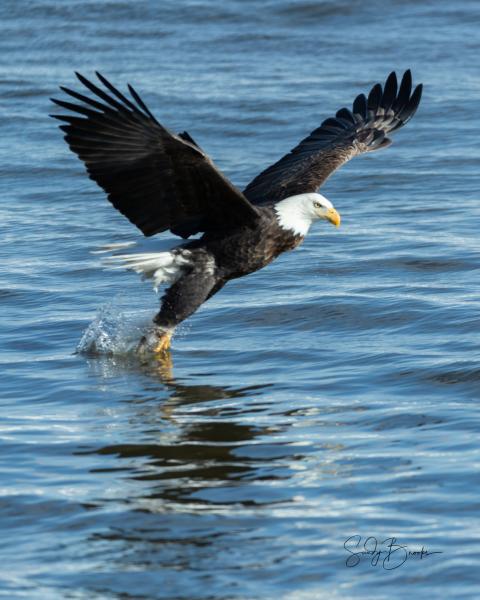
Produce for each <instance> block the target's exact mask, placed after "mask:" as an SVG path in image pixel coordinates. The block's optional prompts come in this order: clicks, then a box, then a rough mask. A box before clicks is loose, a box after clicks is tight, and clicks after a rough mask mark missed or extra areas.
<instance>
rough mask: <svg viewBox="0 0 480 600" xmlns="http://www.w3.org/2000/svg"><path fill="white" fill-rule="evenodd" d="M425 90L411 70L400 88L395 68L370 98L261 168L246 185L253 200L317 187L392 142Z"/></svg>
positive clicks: (268, 201)
mask: <svg viewBox="0 0 480 600" xmlns="http://www.w3.org/2000/svg"><path fill="white" fill-rule="evenodd" d="M421 95H422V86H421V85H418V86H417V87H416V88H415V90H414V91H413V93H412V75H411V73H410V71H406V72H405V73H404V75H403V78H402V81H401V84H400V88H398V83H397V77H396V74H395V73H391V74H390V75H389V76H388V78H387V80H386V82H385V85H384V87H383V88H382V86H381V85H380V84H379V83H377V84H376V85H374V86H373V88H372V89H371V91H370V93H369V95H368V98H367V97H365V95H364V94H360V95H359V96H357V97H356V98H355V100H354V102H353V107H352V110H349V109H348V108H341V109H340V110H339V111H338V112H337V113H336V115H335V117H330V118H328V119H326V120H325V121H324V122H323V123H322V124H321V125H320V127H319V128H318V129H315V131H313V132H312V133H311V134H310V135H309V136H308V137H306V138H305V139H304V140H302V141H301V142H300V144H299V145H298V146H296V147H295V148H294V149H293V150H292V151H291V152H290V153H289V154H287V155H286V156H284V157H283V158H282V159H280V160H279V161H278V162H277V163H275V164H274V165H272V166H271V167H269V168H268V169H266V170H265V171H263V172H262V173H260V175H258V176H257V177H256V178H255V179H254V180H253V181H252V182H251V183H250V184H249V185H248V186H247V188H246V189H245V190H244V194H245V196H246V197H247V198H248V199H249V200H250V201H251V202H252V203H254V204H271V203H273V202H278V201H279V200H282V199H283V198H287V197H289V196H294V195H296V194H303V193H306V192H314V191H316V190H317V189H318V188H319V187H320V186H321V185H322V184H323V183H324V181H325V180H326V179H327V178H328V177H329V176H330V175H331V174H332V173H333V172H334V171H335V170H336V169H338V168H339V167H340V166H341V165H343V164H344V163H345V162H347V161H348V160H350V159H351V158H353V157H354V156H356V155H358V154H362V153H364V152H372V151H374V150H379V149H381V148H385V147H387V146H389V145H390V144H391V140H390V139H389V138H388V137H386V136H387V134H389V133H392V132H393V131H395V130H397V129H399V128H400V127H403V125H405V124H406V123H407V122H408V121H409V120H410V119H411V118H412V117H413V115H414V114H415V112H416V110H417V108H418V105H419V103H420V98H421Z"/></svg>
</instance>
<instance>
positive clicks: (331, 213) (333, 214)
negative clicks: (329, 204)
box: [325, 208, 342, 227]
mask: <svg viewBox="0 0 480 600" xmlns="http://www.w3.org/2000/svg"><path fill="white" fill-rule="evenodd" d="M325 218H326V219H327V221H330V223H333V225H335V227H340V222H341V220H342V219H341V217H340V215H339V214H338V212H337V211H336V210H335V209H334V208H329V209H328V212H327V214H326V215H325Z"/></svg>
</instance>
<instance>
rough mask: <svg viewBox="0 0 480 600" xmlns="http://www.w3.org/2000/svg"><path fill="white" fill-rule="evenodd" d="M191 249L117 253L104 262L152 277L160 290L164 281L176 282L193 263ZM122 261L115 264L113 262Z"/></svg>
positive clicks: (155, 286) (144, 277)
mask: <svg viewBox="0 0 480 600" xmlns="http://www.w3.org/2000/svg"><path fill="white" fill-rule="evenodd" d="M190 259H191V252H190V251H189V250H181V249H175V250H171V251H170V252H152V253H143V254H142V253H139V254H117V255H116V256H110V257H108V258H106V259H105V260H104V261H103V262H104V263H105V264H107V265H109V266H111V268H113V269H125V268H126V269H129V270H131V271H135V272H136V273H139V274H140V275H141V276H142V279H152V280H153V288H154V289H155V291H156V290H158V288H159V287H160V285H162V284H164V283H169V284H171V283H175V281H177V279H179V278H180V277H181V275H182V273H183V272H184V270H185V268H186V267H187V266H189V265H190V264H191V260H190ZM116 263H121V264H119V265H116V266H113V267H112V264H116Z"/></svg>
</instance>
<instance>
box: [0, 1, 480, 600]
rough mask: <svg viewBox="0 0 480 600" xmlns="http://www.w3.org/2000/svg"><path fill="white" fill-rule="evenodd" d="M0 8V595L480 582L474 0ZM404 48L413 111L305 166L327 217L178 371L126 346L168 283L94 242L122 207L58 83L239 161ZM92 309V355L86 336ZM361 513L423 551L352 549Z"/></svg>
mask: <svg viewBox="0 0 480 600" xmlns="http://www.w3.org/2000/svg"><path fill="white" fill-rule="evenodd" d="M0 16H1V23H2V35H1V36H0V49H1V52H0V75H1V76H0V94H1V96H2V108H3V110H2V115H3V118H2V121H1V136H0V148H1V150H2V160H1V166H0V169H1V171H2V177H1V179H0V194H1V195H0V197H1V200H0V229H1V232H2V244H1V246H0V256H1V260H0V303H1V311H2V319H1V322H0V332H1V339H2V347H1V350H0V362H1V374H2V377H1V401H2V405H3V406H2V418H1V438H0V439H1V452H0V470H1V479H0V482H1V494H0V526H1V530H2V544H1V545H0V559H1V564H2V570H1V572H0V590H1V595H2V596H3V597H5V598H28V599H33V598H42V599H43V598H46V599H49V598H54V599H56V598H75V599H84V598H85V599H87V598H88V599H91V598H102V599H104V598H112V599H122V600H123V599H125V598H134V599H151V598H158V599H169V600H171V599H188V600H207V599H209V600H220V599H222V600H227V599H228V600H232V599H245V600H247V599H248V600H249V599H253V598H255V599H256V598H259V599H260V598H286V599H292V600H293V599H294V600H304V599H308V600H310V599H312V600H316V599H319V598H341V599H364V598H370V597H371V596H372V594H373V593H374V594H375V597H376V598H379V599H386V598H396V597H398V598H400V597H402V598H403V597H404V596H405V595H407V594H408V595H410V596H412V597H415V598H424V597H425V598H426V597H428V598H431V597H442V598H446V597H449V598H457V599H461V598H477V597H478V584H479V576H478V564H479V551H480V529H479V522H478V514H479V500H478V484H479V464H480V453H479V444H478V430H479V410H478V402H477V401H478V398H479V392H480V361H479V359H480V356H479V351H480V345H479V335H478V329H479V325H480V320H479V316H478V315H479V310H480V301H479V292H480V270H479V266H478V265H479V259H480V246H479V242H478V229H479V227H478V223H479V219H480V195H479V192H478V188H479V183H480V174H479V169H478V164H479V158H480V153H479V149H478V139H479V135H480V130H479V124H478V123H479V122H478V118H477V113H478V106H479V97H480V76H479V67H478V51H479V48H480V41H479V37H478V27H479V23H480V11H479V8H478V3H476V2H473V1H469V0H460V1H456V2H453V1H452V0H450V1H449V0H440V1H438V2H433V1H432V2H429V1H420V2H405V1H402V2H397V1H392V2H389V3H384V2H378V1H375V0H373V1H371V2H369V3H364V2H359V1H356V0H342V1H340V2H330V1H320V0H318V1H315V2H314V1H311V2H310V1H305V2H293V1H287V0H275V1H273V0H267V1H265V2H254V1H253V0H243V1H241V2H240V0H229V1H228V2H224V3H221V4H220V3H209V2H204V1H199V0H188V1H183V2H173V1H170V0H166V1H164V2H153V1H146V0H138V1H136V2H134V3H133V2H126V1H121V0H106V1H104V2H101V3H99V2H93V1H90V0H87V1H85V0H82V1H76V0H65V1H64V2H61V3H59V2H54V1H53V0H36V1H33V2H25V1H20V2H18V1H15V2H13V1H12V0H5V1H4V2H3V3H2V5H1V7H0ZM409 67H410V68H412V70H413V73H414V78H415V80H416V81H423V82H424V83H425V93H424V100H423V102H422V105H421V107H420V110H419V112H418V114H417V115H416V116H415V118H414V120H413V121H412V122H411V123H410V124H409V125H408V127H406V128H405V129H402V130H401V131H400V132H399V133H398V134H397V135H396V136H395V143H394V145H393V146H392V147H391V148H390V149H388V150H387V151H385V152H382V153H377V154H374V155H371V156H366V157H362V158H358V159H356V160H355V161H352V162H351V163H350V164H348V165H347V166H345V167H344V168H343V169H342V170H341V172H338V173H337V174H336V175H335V176H334V177H333V178H332V179H331V180H330V181H328V183H327V184H326V185H325V187H324V189H323V192H324V194H325V195H326V196H327V197H328V198H330V199H331V200H332V201H333V202H334V203H335V205H336V206H337V208H338V209H339V211H340V212H341V214H342V217H343V223H342V227H341V228H340V230H338V231H336V230H334V228H333V227H329V226H327V225H318V226H317V227H316V228H315V229H314V230H313V231H312V232H311V234H310V236H309V237H308V239H307V241H306V242H305V244H304V245H303V246H302V247H301V248H300V249H299V250H297V251H295V252H293V253H289V254H287V255H284V256H282V257H281V258H280V259H279V260H278V261H277V262H276V263H274V264H273V265H271V266H270V267H268V268H267V269H265V270H263V271H261V272H258V273H256V274H254V275H252V276H250V277H248V278H246V279H241V280H238V281H235V282H231V283H229V285H228V286H227V287H226V288H225V289H224V290H223V291H222V292H221V293H220V294H218V295H217V296H215V297H214V298H213V299H212V300H211V301H210V302H209V303H207V304H206V305H205V306H204V307H203V308H202V309H201V310H200V311H199V312H198V313H197V314H196V315H195V316H194V317H193V318H191V319H190V320H189V321H188V322H187V323H186V324H184V325H182V327H181V328H180V332H179V334H178V335H177V336H176V337H175V340H174V350H173V362H174V364H173V369H169V368H168V367H166V366H159V365H158V364H141V363H139V362H138V361H136V360H135V359H134V358H133V357H132V356H128V355H127V356H125V355H122V350H124V349H125V347H126V346H127V345H128V343H129V342H130V341H131V340H132V339H137V338H138V336H139V335H140V332H141V330H142V327H144V326H145V324H146V323H147V322H148V321H149V320H150V319H151V317H152V316H153V315H154V314H155V311H156V308H157V303H158V300H157V298H156V296H155V294H154V293H153V291H152V290H151V289H150V288H149V286H148V285H140V284H139V282H138V280H137V278H136V276H135V275H134V274H131V273H123V272H120V271H117V272H113V273H112V272H106V271H104V270H103V269H102V268H101V266H100V263H99V257H98V255H95V254H91V251H92V250H94V249H96V248H98V247H99V246H101V245H103V244H106V243H119V242H126V241H130V240H134V241H135V240H139V239H140V235H139V234H137V232H136V231H135V230H134V229H133V228H132V226H131V225H130V224H129V223H128V222H127V221H126V220H124V219H123V218H122V217H121V215H119V214H117V213H116V212H115V211H114V210H113V209H112V208H111V207H110V206H109V205H108V203H107V202H106V201H105V199H104V196H103V194H102V192H101V191H100V190H99V189H97V187H96V186H95V185H94V184H93V182H91V181H90V180H88V178H87V177H86V176H85V174H84V172H83V168H82V166H81V165H80V163H79V161H78V160H77V159H76V158H75V157H74V156H73V155H72V154H71V153H70V152H69V151H68V149H67V147H66V145H65V144H64V142H63V141H62V139H61V135H60V132H59V131H58V130H57V129H56V126H55V123H54V122H53V121H52V120H51V119H48V117H47V115H48V113H49V112H51V111H52V108H51V105H50V103H49V100H48V98H49V97H50V96H52V95H55V94H57V86H58V85H59V84H63V85H69V86H72V85H74V84H75V83H74V76H73V71H74V70H79V71H81V72H83V73H85V74H86V75H91V74H92V73H93V71H94V70H95V69H99V70H101V71H102V72H103V73H104V74H106V75H108V76H109V77H110V78H111V79H112V81H113V82H115V83H116V84H118V85H119V86H123V85H124V84H126V82H131V83H132V84H134V85H135V86H136V87H137V89H138V90H139V91H141V93H142V95H143V96H144V98H145V100H146V101H147V102H148V104H149V106H150V107H151V109H152V110H153V111H154V112H155V114H156V115H157V117H158V118H159V119H161V120H162V122H164V123H165V124H166V125H168V126H169V127H171V128H172V129H174V130H177V131H183V130H184V129H186V130H187V131H189V132H190V133H191V134H192V135H193V136H194V138H195V139H196V140H197V141H198V142H199V143H200V144H201V145H202V146H203V147H204V148H205V149H206V150H207V151H208V152H209V153H210V154H211V155H212V157H213V158H214V159H215V160H216V162H217V163H218V164H219V165H220V166H221V167H222V169H223V170H224V171H225V172H226V173H227V174H228V175H229V176H231V177H232V179H233V180H234V181H235V182H236V183H237V184H238V185H244V184H246V183H247V182H248V181H249V180H250V179H251V178H252V177H253V176H254V175H255V174H256V173H258V172H259V171H260V170H261V169H263V168H264V167H265V166H267V165H268V164H269V163H270V162H272V161H273V160H275V159H277V158H278V157H279V156H280V155H282V154H283V153H284V152H285V151H287V150H288V149H289V148H291V147H292V146H293V145H294V144H295V143H296V142H297V141H298V140H299V139H300V138H301V137H302V136H304V135H305V134H306V133H308V132H309V131H310V130H312V129H313V128H314V127H316V126H317V125H318V124H319V123H320V122H321V120H323V119H324V118H326V117H327V116H329V115H331V114H332V113H333V112H334V111H336V110H337V109H338V108H340V107H341V106H343V105H345V104H349V103H350V102H351V101H352V100H353V98H354V97H355V95H356V94H357V93H359V92H361V91H366V90H368V89H369V88H370V86H371V85H372V84H373V83H375V82H376V81H378V80H384V78H385V77H386V76H387V75H388V73H389V72H390V71H391V70H392V69H396V70H397V71H399V72H401V71H403V70H404V69H406V68H409ZM162 238H163V240H164V241H165V243H167V242H168V241H169V239H170V238H169V236H168V235H164V236H162ZM162 243H163V242H162ZM86 331H87V338H85V337H83V342H82V344H83V345H82V347H85V343H86V341H87V342H88V340H89V339H90V340H91V339H92V336H93V338H94V339H95V340H97V341H100V342H101V344H103V346H102V347H103V349H104V350H105V351H106V353H105V354H103V355H101V356H85V355H84V354H78V353H77V354H76V353H75V350H76V348H77V346H78V345H79V343H80V341H81V340H82V336H85V332H86ZM89 336H90V337H89ZM108 353H110V355H109V354H108ZM354 535H359V536H361V537H362V543H363V541H364V540H365V539H366V538H368V537H369V536H373V537H375V538H377V540H378V541H379V542H381V541H383V540H385V539H387V538H391V537H395V538H396V539H397V540H398V543H400V544H404V545H407V546H408V548H409V549H411V550H420V549H421V548H422V547H424V548H426V549H427V550H428V551H432V552H433V551H436V552H441V554H434V555H430V556H424V557H423V558H421V559H420V558H418V556H417V557H410V558H409V559H408V561H407V562H405V564H403V565H401V566H399V567H398V568H396V569H393V570H385V569H384V568H383V566H384V563H383V560H380V561H379V562H378V564H377V565H376V566H373V565H372V564H371V560H370V559H368V558H367V557H363V558H362V559H361V562H360V564H358V565H357V566H350V567H348V566H347V565H346V560H347V559H348V558H349V556H350V555H349V554H348V552H347V551H346V550H345V549H344V542H345V541H346V540H347V539H348V538H350V537H351V536H354ZM355 539H356V538H354V541H355ZM350 543H352V542H350ZM372 543H373V542H372V541H371V540H370V542H369V544H370V546H368V547H369V548H371V547H372V546H371V544H372ZM397 556H398V554H397ZM392 560H393V558H392ZM386 566H389V565H388V564H387V565H386Z"/></svg>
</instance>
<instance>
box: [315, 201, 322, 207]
mask: <svg viewBox="0 0 480 600" xmlns="http://www.w3.org/2000/svg"><path fill="white" fill-rule="evenodd" d="M313 206H314V207H315V208H321V207H322V205H321V204H320V202H316V201H315V202H314V203H313Z"/></svg>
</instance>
